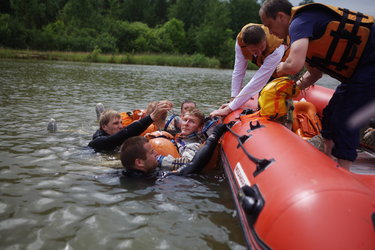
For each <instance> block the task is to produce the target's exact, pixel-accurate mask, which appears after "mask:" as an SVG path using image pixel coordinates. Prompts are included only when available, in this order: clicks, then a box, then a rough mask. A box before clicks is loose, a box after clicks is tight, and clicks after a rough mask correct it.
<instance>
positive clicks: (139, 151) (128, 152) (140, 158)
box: [120, 124, 227, 180]
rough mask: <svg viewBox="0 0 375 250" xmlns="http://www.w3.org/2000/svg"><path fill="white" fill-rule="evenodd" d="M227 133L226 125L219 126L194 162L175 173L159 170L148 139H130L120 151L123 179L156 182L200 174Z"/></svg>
mask: <svg viewBox="0 0 375 250" xmlns="http://www.w3.org/2000/svg"><path fill="white" fill-rule="evenodd" d="M225 131H227V127H226V124H218V125H217V126H216V127H215V129H214V130H213V133H212V134H211V135H210V136H209V137H208V138H207V141H206V143H205V144H204V145H203V147H201V148H200V149H199V150H198V151H197V152H196V154H195V156H194V158H193V159H192V161H190V162H188V163H185V164H181V165H180V166H179V167H178V168H176V169H175V170H174V171H163V170H160V169H157V167H158V161H157V160H156V157H157V153H156V152H155V150H154V149H153V148H152V146H151V144H150V143H149V142H148V139H147V138H145V137H143V136H135V137H132V138H129V139H127V140H126V141H125V142H124V143H123V145H122V146H121V150H120V160H121V163H122V165H123V166H124V169H125V171H123V177H126V178H142V179H144V178H147V179H153V180H155V179H156V178H158V177H163V176H167V175H189V174H193V173H199V172H200V171H201V170H202V169H203V168H204V166H206V165H207V163H208V162H209V160H210V158H211V155H212V154H213V152H214V150H215V148H216V146H217V143H218V141H219V139H220V137H221V136H222V135H223V133H224V132H225Z"/></svg>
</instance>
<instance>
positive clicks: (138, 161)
mask: <svg viewBox="0 0 375 250" xmlns="http://www.w3.org/2000/svg"><path fill="white" fill-rule="evenodd" d="M144 165H145V164H144V160H142V159H139V158H137V159H135V161H134V166H135V168H136V169H139V170H143V168H144Z"/></svg>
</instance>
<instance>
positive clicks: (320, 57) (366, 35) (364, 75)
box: [259, 0, 375, 169]
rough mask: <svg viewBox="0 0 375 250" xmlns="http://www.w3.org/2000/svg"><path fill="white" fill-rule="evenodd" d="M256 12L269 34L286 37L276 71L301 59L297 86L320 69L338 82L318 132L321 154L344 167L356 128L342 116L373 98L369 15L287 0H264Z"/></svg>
mask: <svg viewBox="0 0 375 250" xmlns="http://www.w3.org/2000/svg"><path fill="white" fill-rule="evenodd" d="M259 14H260V17H261V19H262V22H263V24H265V25H266V26H267V27H268V28H269V29H270V31H271V33H273V34H275V35H277V36H278V37H280V38H284V39H285V38H287V37H288V35H289V37H290V44H291V46H290V51H289V56H288V58H287V59H286V61H285V62H282V63H280V64H279V65H278V67H277V73H278V74H280V75H282V74H290V75H293V74H296V73H297V72H299V71H300V70H301V69H302V68H303V66H304V64H305V62H306V67H307V72H306V73H305V74H304V75H303V77H302V78H301V79H300V80H299V81H297V84H298V86H299V87H300V89H304V88H306V87H308V86H310V85H312V84H314V83H315V82H316V81H317V80H318V79H319V78H321V76H322V72H324V73H327V74H329V75H330V76H332V77H334V78H336V79H338V80H340V81H341V84H340V85H339V86H338V87H337V89H336V91H335V93H334V95H333V97H332V98H331V100H330V102H329V104H328V105H327V107H326V108H325V109H324V112H323V120H322V124H323V129H322V135H323V137H324V138H325V152H326V154H328V155H331V154H332V155H333V156H335V157H337V159H338V162H339V164H340V165H341V166H342V167H345V168H346V169H349V168H350V166H351V165H352V162H353V161H354V160H355V159H356V158H357V152H356V149H357V147H358V145H359V128H352V127H349V126H348V124H347V121H348V119H349V118H350V117H351V116H352V115H353V114H354V113H356V112H357V111H358V110H359V109H360V108H361V107H363V106H366V105H367V104H368V103H370V102H371V101H372V100H374V98H375V83H374V79H375V27H374V18H373V17H371V16H368V15H364V14H362V13H359V12H354V11H349V10H347V9H343V8H337V7H333V6H328V5H323V4H318V3H316V4H315V3H314V4H308V5H303V6H300V7H295V8H293V6H292V4H291V3H290V2H288V1H287V0H266V1H265V2H264V4H263V6H262V7H261V9H260V11H259Z"/></svg>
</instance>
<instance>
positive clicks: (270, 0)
mask: <svg viewBox="0 0 375 250" xmlns="http://www.w3.org/2000/svg"><path fill="white" fill-rule="evenodd" d="M292 8H293V5H292V4H291V3H290V2H289V1H287V0H266V1H264V3H263V5H262V7H261V8H260V10H259V14H265V16H266V17H268V18H272V19H276V14H277V12H283V13H285V14H287V15H289V16H290V14H291V10H292Z"/></svg>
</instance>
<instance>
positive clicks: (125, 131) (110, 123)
mask: <svg viewBox="0 0 375 250" xmlns="http://www.w3.org/2000/svg"><path fill="white" fill-rule="evenodd" d="M171 108H172V103H171V102H169V101H162V102H159V103H158V104H157V105H156V108H155V110H154V111H153V112H152V113H151V114H150V115H147V116H146V117H144V118H142V119H140V120H138V121H135V122H133V123H131V124H130V125H128V126H127V127H125V128H124V127H123V125H122V123H121V116H120V114H119V113H118V112H116V111H114V110H108V111H104V112H103V113H102V114H101V116H100V120H99V129H98V130H97V131H96V132H95V134H94V135H93V138H92V140H91V141H90V143H89V145H88V146H89V147H91V148H93V149H94V150H95V151H96V152H102V151H114V150H116V148H118V147H119V146H120V145H121V144H122V143H123V142H124V141H125V140H126V139H127V138H129V137H132V136H136V135H140V134H141V133H142V132H143V131H144V130H146V129H147V128H148V127H149V126H150V125H151V123H153V122H154V121H158V120H160V119H162V116H163V115H164V114H165V113H167V111H168V110H170V109H171Z"/></svg>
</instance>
